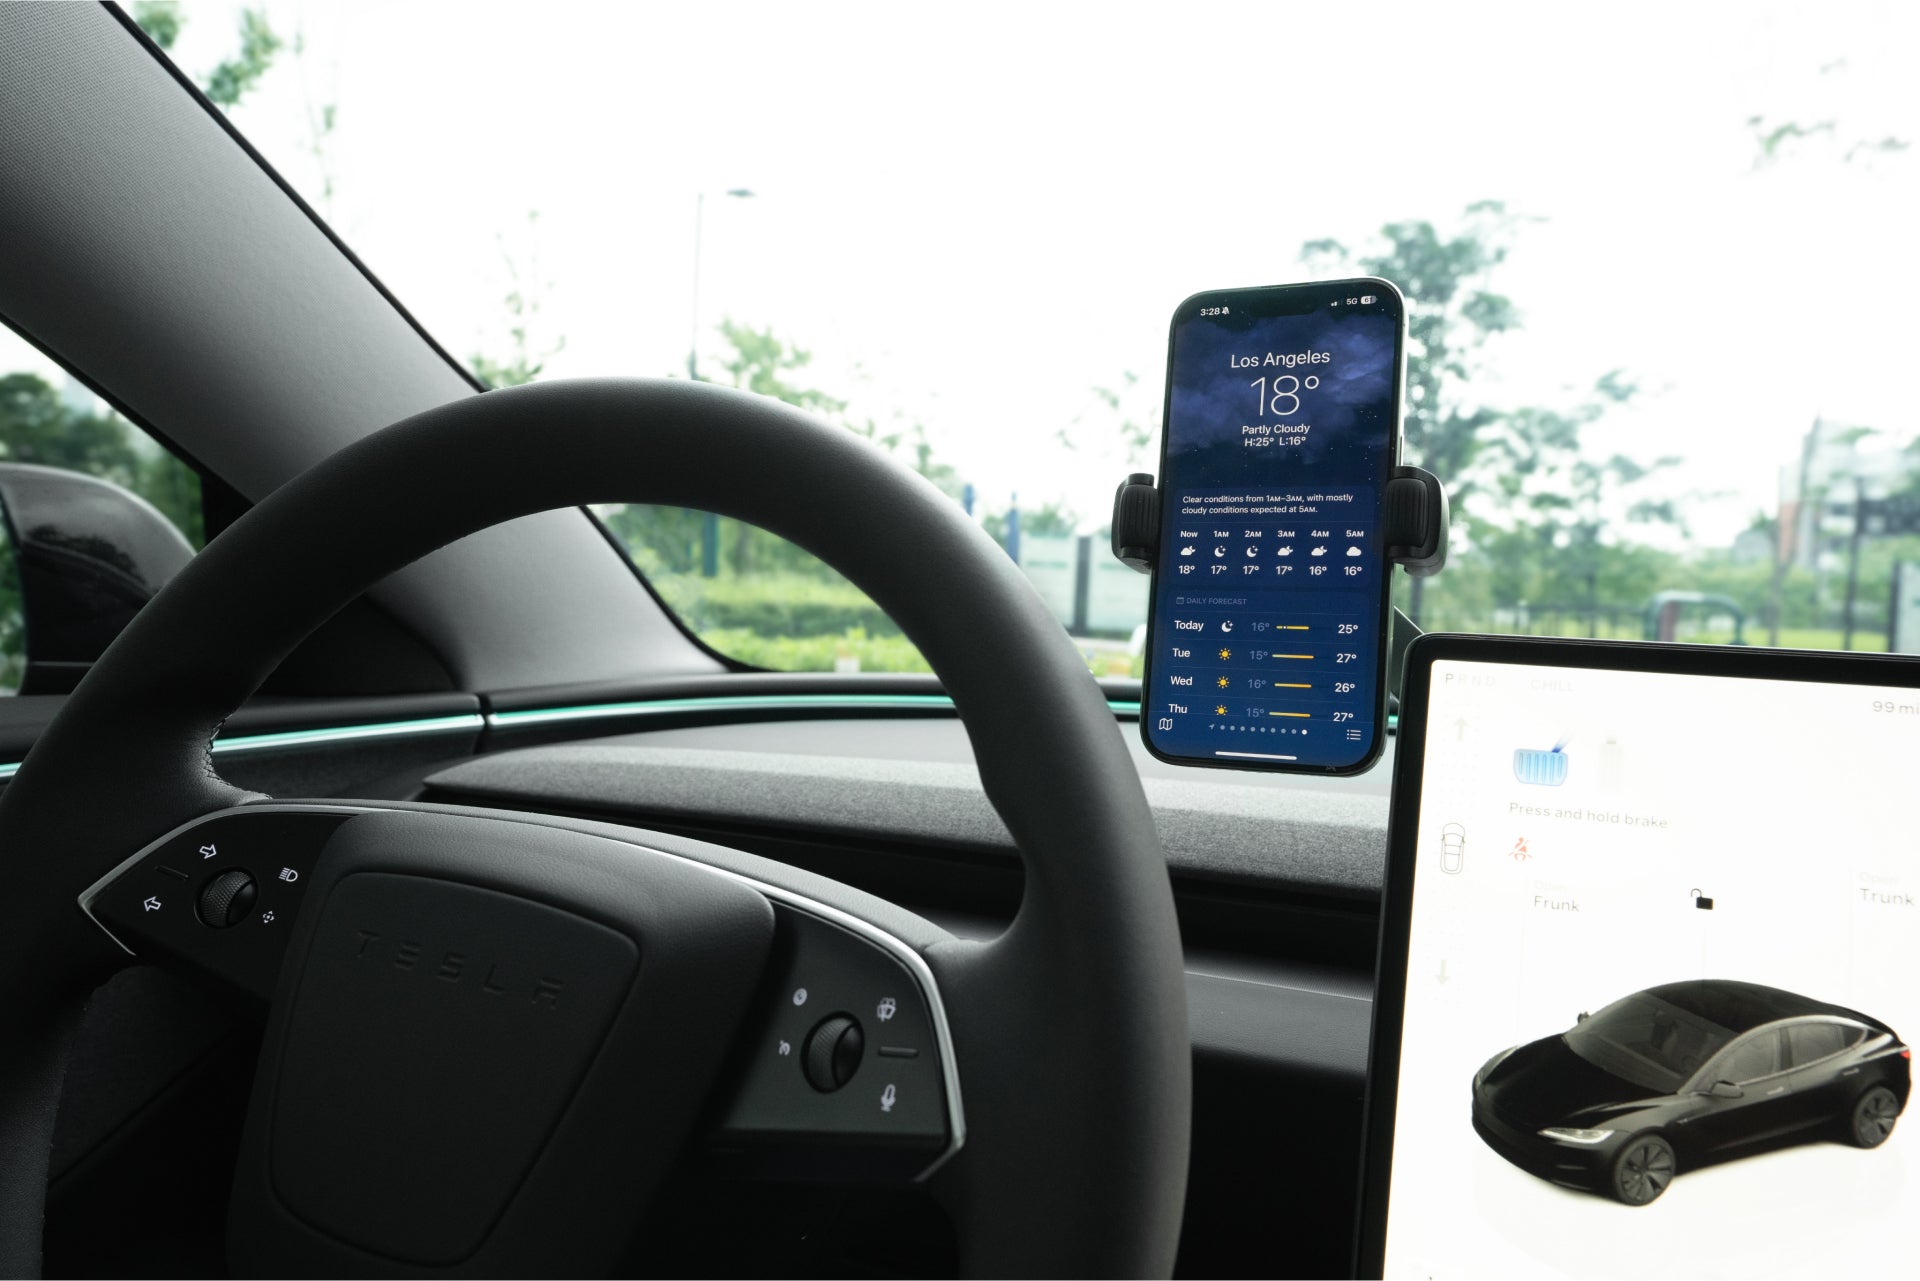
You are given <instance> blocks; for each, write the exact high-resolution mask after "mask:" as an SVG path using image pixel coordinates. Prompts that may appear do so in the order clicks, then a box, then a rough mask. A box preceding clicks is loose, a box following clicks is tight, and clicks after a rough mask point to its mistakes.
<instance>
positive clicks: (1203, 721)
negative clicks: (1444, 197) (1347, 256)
mask: <svg viewBox="0 0 1920 1281" xmlns="http://www.w3.org/2000/svg"><path fill="white" fill-rule="evenodd" d="M1349 302H1350V303H1351V304H1352V305H1345V304H1348V303H1349ZM1369 308H1372V310H1369ZM1397 328H1398V319H1397V316H1396V315H1395V314H1393V313H1392V312H1391V311H1389V310H1387V309H1386V308H1385V305H1384V304H1383V303H1382V301H1381V300H1380V299H1378V298H1376V297H1374V296H1371V295H1369V296H1367V297H1366V305H1364V306H1363V305H1361V303H1360V299H1359V298H1354V299H1351V300H1347V299H1342V300H1341V301H1340V302H1339V303H1329V304H1328V305H1326V306H1323V307H1321V308H1319V309H1317V310H1315V311H1312V312H1309V313H1307V314H1304V315H1288V316H1260V315H1256V314H1246V313H1245V310H1244V309H1243V308H1235V307H1228V306H1218V307H1202V308H1199V309H1197V310H1196V311H1195V312H1194V313H1193V314H1191V315H1190V316H1189V317H1188V318H1187V319H1185V320H1184V321H1182V322H1180V323H1179V325H1178V326H1177V328H1176V331H1175V335H1174V344H1173V356H1172V362H1171V371H1170V375H1169V394H1168V413H1167V424H1168V425H1167V444H1166V461H1165V467H1164V472H1163V476H1162V480H1161V485H1162V490H1163V493H1164V494H1165V499H1164V502H1165V506H1164V508H1163V516H1162V521H1161V535H1160V564H1159V567H1158V574H1157V579H1156V594H1157V599H1156V600H1155V602H1154V615H1153V616H1154V620H1155V625H1154V635H1153V638H1152V642H1151V652H1150V653H1149V654H1148V656H1147V693H1146V704H1147V707H1146V711H1145V713H1144V714H1145V715H1146V717H1147V733H1148V739H1149V741H1150V742H1151V743H1152V744H1153V746H1154V747H1155V748H1156V749H1158V750H1159V751H1161V752H1162V753H1165V754H1166V755H1169V756H1175V757H1186V758H1195V757H1199V758H1213V759H1217V760H1219V761H1221V763H1223V764H1225V763H1230V762H1234V761H1245V762H1247V763H1249V764H1254V763H1258V762H1261V761H1272V762H1276V763H1289V764H1291V763H1298V764H1303V765H1310V766H1312V765H1319V766H1327V767H1330V768H1338V767H1343V766H1348V765H1352V764H1354V763H1356V762H1358V761H1361V760H1364V759H1366V758H1367V757H1368V756H1369V755H1371V754H1372V752H1373V750H1374V740H1375V735H1376V734H1377V733H1378V731H1379V726H1377V725H1376V724H1375V717H1374V708H1375V706H1376V704H1377V700H1378V697H1379V688H1378V671H1379V667H1380V654H1381V649H1380V646H1381V636H1380V634H1379V632H1380V620H1381V615H1382V606H1381V602H1382V599H1383V593H1384V591H1385V584H1384V582H1383V578H1382V576H1383V574H1384V573H1385V561H1384V559H1383V555H1382V549H1381V547H1380V545H1379V528H1378V519H1379V515H1378V513H1379V501H1380V494H1381V492H1382V489H1383V487H1384V486H1385V483H1386V480H1387V469H1388V467H1389V465H1390V463H1391V454H1392V443H1393V435H1394V430H1395V421H1396V418H1395V412H1394V410H1395V406H1394V395H1395V372H1396V359H1397V356H1396V350H1395V340H1396V337H1397Z"/></svg>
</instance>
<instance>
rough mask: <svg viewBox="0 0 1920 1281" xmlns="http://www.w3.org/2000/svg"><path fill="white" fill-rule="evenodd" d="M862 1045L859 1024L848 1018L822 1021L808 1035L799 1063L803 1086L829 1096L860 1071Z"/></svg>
mask: <svg viewBox="0 0 1920 1281" xmlns="http://www.w3.org/2000/svg"><path fill="white" fill-rule="evenodd" d="M866 1044H867V1040H866V1036H865V1035H864V1034H863V1033H862V1032H861V1031H860V1024H859V1022H858V1021H856V1020H855V1019H854V1018H853V1017H852V1016H851V1015H847V1014H835V1015H833V1016H832V1017H830V1018H826V1019H822V1020H821V1021H820V1023H819V1024H818V1025H817V1026H815V1028H814V1029H813V1031H812V1032H811V1033H809V1034H808V1036H807V1052H806V1054H805V1056H804V1057H803V1058H802V1059H801V1067H802V1069H803V1070H804V1071H805V1072H806V1074H807V1083H808V1084H809V1085H811V1086H813V1088H814V1089H816V1090H818V1091H820V1092H821V1093H822V1094H831V1093H833V1091H835V1090H837V1089H839V1088H840V1087H841V1086H843V1085H845V1084H846V1083H847V1082H848V1081H851V1080H852V1079H853V1074H854V1073H855V1072H857V1071H859V1070H860V1059H861V1056H862V1055H863V1054H864V1053H865V1051H866Z"/></svg>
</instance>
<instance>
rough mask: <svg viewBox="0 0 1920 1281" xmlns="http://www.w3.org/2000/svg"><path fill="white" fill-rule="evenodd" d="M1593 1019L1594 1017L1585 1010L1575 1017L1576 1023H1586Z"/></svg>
mask: <svg viewBox="0 0 1920 1281" xmlns="http://www.w3.org/2000/svg"><path fill="white" fill-rule="evenodd" d="M1592 1017H1593V1015H1591V1014H1589V1013H1587V1012H1586V1011H1585V1010H1582V1011H1580V1012H1579V1013H1578V1014H1576V1015H1574V1016H1573V1021H1574V1022H1575V1023H1585V1022H1586V1021H1587V1020H1588V1019H1590V1018H1592Z"/></svg>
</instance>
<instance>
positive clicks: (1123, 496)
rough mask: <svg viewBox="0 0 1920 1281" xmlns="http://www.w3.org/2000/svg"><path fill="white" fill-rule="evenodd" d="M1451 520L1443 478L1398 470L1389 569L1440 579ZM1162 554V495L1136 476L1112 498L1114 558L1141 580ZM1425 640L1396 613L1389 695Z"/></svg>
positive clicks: (1383, 529)
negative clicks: (1412, 650) (1416, 644)
mask: <svg viewBox="0 0 1920 1281" xmlns="http://www.w3.org/2000/svg"><path fill="white" fill-rule="evenodd" d="M1450 519H1451V514H1450V511H1449V509H1448V506H1447V491H1446V489H1445V488H1444V487H1443V486H1442V485H1441V484H1440V478H1439V477H1437V476H1435V475H1434V474H1433V473H1432V472H1430V471H1427V470H1425V469H1424V468H1420V467H1395V468H1394V469H1393V476H1392V477H1391V478H1390V479H1389V480H1388V481H1387V492H1386V494H1385V495H1384V496H1383V499H1382V501H1381V504H1380V539H1381V544H1382V546H1384V547H1385V549H1386V560H1387V564H1389V565H1399V566H1401V567H1402V568H1403V569H1405V570H1406V571H1407V572H1408V573H1409V574H1412V575H1413V576H1414V577H1415V578H1425V577H1427V576H1428V575H1429V574H1437V573H1439V572H1440V571H1441V569H1442V568H1444V567H1445V566H1446V563H1447V527H1448V525H1449V523H1450ZM1159 552H1160V491H1159V489H1158V488H1156V487H1155V485H1154V483H1153V477H1152V476H1151V475H1149V474H1148V473H1146V472H1135V473H1133V474H1132V475H1131V476H1129V477H1127V478H1126V479H1125V480H1123V481H1121V482H1120V488H1119V489H1117V490H1115V491H1114V495H1113V554H1114V558H1115V559H1117V560H1118V561H1119V562H1120V563H1121V564H1122V565H1126V566H1127V567H1129V568H1131V569H1136V570H1138V571H1140V572H1141V573H1142V574H1150V573H1152V572H1153V562H1154V558H1155V557H1156V556H1157V555H1159ZM1418 635H1420V628H1419V627H1418V626H1417V625H1416V624H1415V623H1414V621H1413V620H1412V619H1410V618H1408V617H1407V616H1406V615H1405V614H1403V613H1401V612H1400V611H1399V610H1398V609H1397V608H1396V609H1395V610H1394V611H1393V626H1392V630H1391V633H1390V634H1389V636H1388V637H1387V645H1388V651H1387V692H1388V693H1389V694H1390V695H1392V696H1393V697H1394V698H1396V699H1397V698H1398V697H1399V694H1400V671H1401V668H1402V667H1403V666H1404V663H1403V661H1402V660H1403V659H1404V658H1405V657H1406V652H1407V646H1408V645H1410V644H1412V643H1413V638H1414V637H1416V636H1418Z"/></svg>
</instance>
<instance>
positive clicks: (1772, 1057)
mask: <svg viewBox="0 0 1920 1281" xmlns="http://www.w3.org/2000/svg"><path fill="white" fill-rule="evenodd" d="M1779 1070H1780V1034H1779V1033H1778V1032H1777V1031H1767V1032H1762V1033H1760V1034H1759V1035H1758V1036H1752V1037H1749V1038H1747V1040H1746V1041H1745V1042H1744V1043H1742V1044H1740V1045H1738V1046H1736V1047H1734V1049H1733V1050H1732V1051H1731V1052H1730V1053H1728V1055H1727V1057H1726V1058H1724V1059H1722V1060H1721V1061H1720V1074H1719V1075H1720V1079H1721V1080H1723V1081H1732V1082H1733V1083H1734V1084H1735V1085H1745V1084H1746V1083H1747V1082H1748V1081H1753V1080H1757V1079H1759V1078H1760V1077H1763V1076H1771V1075H1773V1074H1774V1073H1775V1072H1778V1071H1779Z"/></svg>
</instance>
